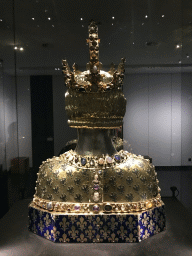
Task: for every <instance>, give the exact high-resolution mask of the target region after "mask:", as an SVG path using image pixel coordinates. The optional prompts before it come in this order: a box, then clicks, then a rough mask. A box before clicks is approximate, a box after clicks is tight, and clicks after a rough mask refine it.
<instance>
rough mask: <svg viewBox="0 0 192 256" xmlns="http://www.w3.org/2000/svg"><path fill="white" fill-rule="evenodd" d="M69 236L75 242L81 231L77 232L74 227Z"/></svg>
mask: <svg viewBox="0 0 192 256" xmlns="http://www.w3.org/2000/svg"><path fill="white" fill-rule="evenodd" d="M68 234H69V235H70V237H71V238H72V239H73V240H75V239H76V238H77V234H79V231H78V230H76V228H75V226H72V227H71V230H69V231H68Z"/></svg>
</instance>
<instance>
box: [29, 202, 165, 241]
mask: <svg viewBox="0 0 192 256" xmlns="http://www.w3.org/2000/svg"><path fill="white" fill-rule="evenodd" d="M29 230H30V231H32V232H33V233H35V234H37V235H39V236H41V237H44V238H46V239H48V240H50V241H53V242H56V243H65V242H68V243H77V242H87V243H92V242H99V243H110V242H117V243H127V242H128V243H132V242H141V241H142V240H144V239H146V238H148V237H150V236H153V235H155V234H157V233H159V232H161V231H163V230H165V210H164V205H162V206H159V207H154V208H152V209H150V210H146V211H143V212H138V213H120V214H119V213H118V214H114V213H113V214H82V213H79V214H70V213H68V214H64V213H59V212H49V211H46V210H42V209H41V208H39V207H37V206H35V205H34V204H33V203H31V204H30V205H29Z"/></svg>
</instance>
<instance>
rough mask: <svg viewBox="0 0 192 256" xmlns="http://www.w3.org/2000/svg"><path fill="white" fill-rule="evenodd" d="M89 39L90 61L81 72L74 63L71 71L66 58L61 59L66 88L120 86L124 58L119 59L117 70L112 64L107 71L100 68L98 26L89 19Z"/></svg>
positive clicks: (108, 88) (99, 88)
mask: <svg viewBox="0 0 192 256" xmlns="http://www.w3.org/2000/svg"><path fill="white" fill-rule="evenodd" d="M88 33H89V39H87V43H88V44H89V55H90V61H89V62H88V63H87V65H86V68H87V70H86V71H84V72H81V71H80V70H79V69H78V65H77V64H76V63H74V64H73V66H72V68H73V72H72V71H71V69H70V67H69V65H68V63H67V60H62V64H63V68H62V70H63V74H64V77H65V83H66V86H67V87H68V88H72V89H81V90H85V91H88V92H90V91H92V92H95V91H106V90H110V89H115V88H119V87H121V85H122V84H123V79H124V72H125V69H124V64H125V58H122V59H121V62H120V64H119V65H118V68H117V70H115V67H114V64H113V63H112V64H111V68H110V70H109V72H105V71H103V70H101V69H102V63H101V62H99V43H100V39H99V38H98V26H97V25H96V23H95V22H94V21H91V22H90V24H89V27H88Z"/></svg>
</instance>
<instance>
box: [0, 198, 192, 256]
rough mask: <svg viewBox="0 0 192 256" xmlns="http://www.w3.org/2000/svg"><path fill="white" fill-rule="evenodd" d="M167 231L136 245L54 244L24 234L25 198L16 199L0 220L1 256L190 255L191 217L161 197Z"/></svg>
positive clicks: (177, 204)
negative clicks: (164, 208)
mask: <svg viewBox="0 0 192 256" xmlns="http://www.w3.org/2000/svg"><path fill="white" fill-rule="evenodd" d="M163 201H164V202H165V205H166V221H167V230H166V231H163V232H162V233H160V234H158V235H155V236H153V237H151V238H149V239H147V240H144V241H142V242H141V243H139V244H118V243H114V244H54V243H52V242H50V241H48V240H46V239H44V238H41V237H39V236H37V235H35V234H33V233H31V232H29V231H28V228H27V225H28V207H27V206H28V203H29V202H30V200H29V199H24V200H20V201H18V202H17V203H15V204H14V205H13V207H12V208H11V209H10V211H9V212H8V213H7V214H6V215H5V216H4V217H3V218H2V219H1V220H0V255H1V256H8V255H11V256H12V255H13V256H17V255H18V256H33V255H38V256H41V255H46V256H52V255H53V256H55V255H56V256H59V255H69V256H70V255H72V256H75V255H78V256H81V255H83V256H90V255H101V256H118V255H131V256H132V255H133V256H151V255H152V256H153V255H154V256H156V255H157V256H169V255H170V256H173V255H174V256H191V255H192V220H191V215H190V214H189V213H188V212H187V210H186V209H185V208H184V207H183V205H182V204H181V203H180V202H179V201H178V200H176V199H174V200H173V199H172V198H163Z"/></svg>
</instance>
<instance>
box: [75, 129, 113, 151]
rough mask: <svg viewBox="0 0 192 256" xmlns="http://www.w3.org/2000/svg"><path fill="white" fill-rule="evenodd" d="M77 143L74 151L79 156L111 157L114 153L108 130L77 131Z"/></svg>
mask: <svg viewBox="0 0 192 256" xmlns="http://www.w3.org/2000/svg"><path fill="white" fill-rule="evenodd" d="M77 133H78V142H77V146H76V149H75V151H76V152H77V154H79V155H98V156H100V155H102V154H104V155H107V154H108V155H113V154H115V153H116V150H115V148H114V147H113V144H112V140H111V135H110V130H108V129H84V128H80V129H78V130H77Z"/></svg>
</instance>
